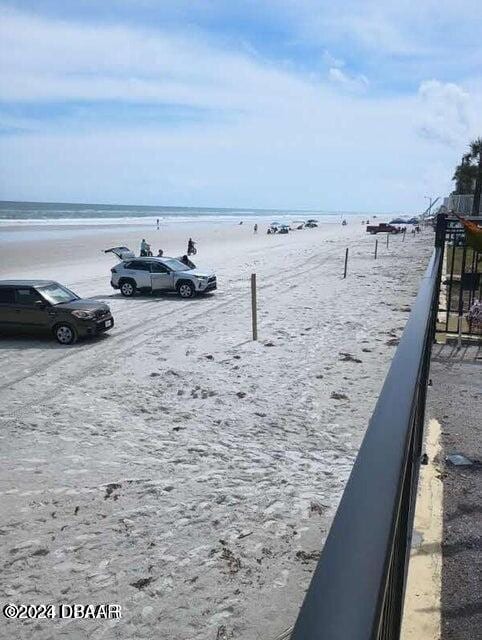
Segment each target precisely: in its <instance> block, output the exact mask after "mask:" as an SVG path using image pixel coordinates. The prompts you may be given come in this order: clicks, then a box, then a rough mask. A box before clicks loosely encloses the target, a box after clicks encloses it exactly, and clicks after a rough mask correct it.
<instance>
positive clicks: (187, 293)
mask: <svg viewBox="0 0 482 640" xmlns="http://www.w3.org/2000/svg"><path fill="white" fill-rule="evenodd" d="M177 292H178V294H179V295H180V296H181V298H194V296H195V295H196V288H195V287H194V285H193V283H192V282H189V281H187V280H184V281H183V282H180V283H179V284H178V285H177Z"/></svg>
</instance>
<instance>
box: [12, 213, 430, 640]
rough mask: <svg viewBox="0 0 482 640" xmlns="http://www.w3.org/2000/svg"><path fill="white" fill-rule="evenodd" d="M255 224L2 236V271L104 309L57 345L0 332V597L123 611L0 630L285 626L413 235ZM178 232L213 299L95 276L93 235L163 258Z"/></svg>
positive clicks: (396, 317)
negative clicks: (106, 312) (106, 308)
mask: <svg viewBox="0 0 482 640" xmlns="http://www.w3.org/2000/svg"><path fill="white" fill-rule="evenodd" d="M265 228H266V227H265V225H261V227H260V232H259V233H258V234H257V235H255V234H254V233H253V230H252V223H249V224H248V223H245V224H243V225H238V224H236V223H235V222H233V223H232V224H230V223H223V224H217V225H216V224H207V223H193V224H192V225H186V224H184V225H177V226H176V225H167V226H161V229H160V230H159V231H157V230H156V229H155V228H154V229H152V228H151V229H148V228H141V227H128V226H126V227H123V228H119V227H114V226H105V227H103V228H101V229H99V228H92V227H82V228H80V229H74V228H70V229H66V228H62V227H42V228H41V227H38V228H36V227H35V226H32V227H29V228H28V229H25V228H20V227H13V226H12V227H8V228H4V229H2V230H1V234H2V239H3V242H2V254H1V258H0V278H2V279H4V278H11V277H16V278H52V279H55V280H58V281H60V282H62V283H63V284H65V285H66V286H68V287H70V288H72V289H73V290H74V291H75V292H76V293H78V294H79V295H82V296H85V297H93V298H95V299H97V300H102V301H105V302H107V303H108V304H109V305H110V306H111V309H112V311H113V314H114V317H115V320H116V326H115V328H114V329H113V330H112V332H109V333H108V334H105V335H103V336H101V337H99V338H96V339H95V340H90V341H83V342H79V343H77V344H76V345H74V346H72V347H63V346H60V345H58V344H57V343H55V342H54V341H53V340H51V339H49V338H26V337H15V338H12V337H10V338H5V337H4V338H2V339H1V341H0V349H1V362H2V366H1V368H0V419H1V430H0V434H1V435H0V438H1V446H0V452H1V454H0V455H1V470H0V493H1V502H2V521H1V522H0V533H1V536H0V540H1V544H2V558H3V567H2V579H1V593H2V599H3V600H4V601H5V602H15V603H20V602H25V603H67V604H69V603H74V602H75V603H100V602H103V603H108V602H111V603H117V604H120V605H121V606H122V619H120V620H110V621H99V620H84V621H62V620H55V622H54V623H50V622H48V621H45V620H44V621H38V622H35V621H22V622H23V624H20V622H19V621H8V622H7V623H4V624H3V626H1V627H0V637H1V638H5V639H9V640H10V639H12V638H17V637H18V638H20V637H21V638H25V639H29V640H30V639H34V638H35V640H50V639H51V638H53V637H55V638H56V639H57V638H59V639H60V638H65V639H68V640H77V639H79V638H89V640H90V639H92V640H98V639H99V640H100V639H102V640H108V639H111V638H112V639H114V638H117V639H122V640H130V639H134V638H135V639H136V640H153V639H162V640H234V639H235V640H261V639H262V640H276V638H278V637H280V634H282V633H283V631H285V630H286V629H288V628H289V627H290V626H291V625H292V624H293V623H294V620H295V619H296V615H297V612H298V609H299V607H300V604H301V602H302V599H303V595H304V592H305V590H306V588H307V587H308V584H309V580H310V577H311V573H312V571H313V568H314V566H315V563H316V560H317V558H318V555H319V551H320V549H321V547H322V545H323V541H324V539H325V538H326V535H327V532H328V530H329V526H330V523H331V520H332V518H333V515H334V512H335V510H336V506H337V504H338V501H339V498H340V496H341V493H342V491H343V488H344V484H345V482H346V479H347V477H348V475H349V473H350V469H351V466H352V464H353V461H354V458H355V456H356V453H357V450H358V447H359V445H360V442H361V439H362V437H363V435H364V432H365V429H366V426H367V423H368V420H369V418H370V415H371V412H372V410H373V407H374V404H375V402H376V399H377V395H378V392H379V390H380V388H381V385H382V383H383V380H384V377H385V374H386V372H387V370H388V367H389V364H390V360H391V357H392V355H393V353H394V349H395V348H396V344H397V340H398V338H399V336H400V335H401V332H402V331H403V328H404V325H405V322H406V320H407V317H408V312H409V311H410V305H411V303H412V301H413V299H414V297H415V294H416V292H417V289H418V285H419V281H420V278H421V275H422V273H423V271H424V269H425V267H426V264H427V260H428V256H429V254H430V252H431V249H432V245H433V234H432V232H430V231H424V232H423V233H422V234H420V235H419V236H411V235H410V234H408V233H407V236H406V239H405V241H404V242H402V237H401V236H392V237H391V238H390V244H389V247H388V248H387V247H386V246H385V236H383V237H379V248H378V259H377V260H374V259H373V249H374V243H375V240H374V238H373V237H372V236H369V235H368V234H366V233H365V227H364V226H362V225H361V223H360V219H358V218H356V217H353V218H352V219H350V222H349V224H348V225H347V226H346V227H342V226H341V225H339V224H321V225H320V227H319V228H317V229H313V230H308V229H305V230H303V231H293V232H291V233H290V234H289V235H287V236H278V235H276V236H272V235H266V233H265ZM189 235H192V237H193V238H194V239H195V240H197V241H198V249H199V252H198V255H197V256H196V258H195V260H196V263H197V264H198V265H199V266H209V267H212V268H213V269H214V270H215V271H216V273H217V277H218V286H219V289H218V290H217V291H216V292H215V293H213V294H209V295H207V296H205V297H198V298H195V299H192V300H187V301H186V300H181V299H179V298H178V297H176V296H172V295H168V294H166V295H159V296H138V297H135V298H133V299H125V298H122V296H120V294H119V293H118V292H116V291H114V290H113V289H112V288H111V287H110V284H109V282H110V268H111V267H113V266H114V265H115V263H116V259H115V258H114V257H113V256H109V255H105V254H104V253H103V250H104V249H105V248H107V247H109V246H115V245H118V244H125V245H127V246H130V247H131V248H133V249H135V250H136V251H137V250H138V246H139V242H140V240H141V238H142V237H145V238H146V239H147V241H148V242H150V243H151V244H152V247H153V249H154V250H155V252H157V249H158V248H159V247H162V248H163V249H164V251H165V253H166V254H167V255H176V256H177V255H181V254H182V253H184V252H185V243H186V240H187V238H188V237H189ZM346 247H348V248H349V265H348V277H347V279H346V280H343V279H342V275H343V263H344V256H345V248H346ZM253 272H256V274H257V279H258V287H259V289H258V304H259V340H258V342H253V341H252V340H251V339H250V337H251V336H250V330H251V327H250V321H251V307H250V290H249V276H250V274H251V273H253ZM53 629H54V631H53Z"/></svg>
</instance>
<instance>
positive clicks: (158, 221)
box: [157, 218, 159, 231]
mask: <svg viewBox="0 0 482 640" xmlns="http://www.w3.org/2000/svg"><path fill="white" fill-rule="evenodd" d="M157 230H158V231H159V218H157Z"/></svg>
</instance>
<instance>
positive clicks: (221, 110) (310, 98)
mask: <svg viewBox="0 0 482 640" xmlns="http://www.w3.org/2000/svg"><path fill="white" fill-rule="evenodd" d="M481 33H482V5H481V4H480V0H458V2H457V3H455V2H453V0H418V1H417V2H413V0H396V1H395V0H344V2H333V0H42V2H39V1H38V0H23V1H22V0H11V1H2V0H0V199H3V200H27V201H50V202H54V201H57V202H85V203H89V202H95V203H116V204H139V205H165V206H174V205H177V206H200V207H238V208H270V209H277V208H279V209H310V210H313V209H315V210H327V211H363V212H365V211H366V212H381V211H386V212H395V211H396V212H407V213H417V212H420V211H421V210H423V209H424V208H425V207H426V205H427V200H426V197H427V196H444V195H447V194H448V193H449V192H450V190H451V189H452V183H451V178H452V175H453V170H454V166H455V165H456V164H457V163H458V162H459V160H460V157H461V155H462V154H463V153H464V152H465V151H466V148H467V145H468V143H469V142H470V140H472V139H474V138H475V137H477V136H479V135H482V39H481V38H480V34H481Z"/></svg>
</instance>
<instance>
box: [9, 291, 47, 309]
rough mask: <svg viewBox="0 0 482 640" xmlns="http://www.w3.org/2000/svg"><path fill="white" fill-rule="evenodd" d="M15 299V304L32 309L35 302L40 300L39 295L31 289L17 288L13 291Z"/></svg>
mask: <svg viewBox="0 0 482 640" xmlns="http://www.w3.org/2000/svg"><path fill="white" fill-rule="evenodd" d="M15 298H16V303H17V304H23V305H25V306H28V307H32V306H33V305H34V303H35V301H36V300H42V298H41V297H40V296H39V294H38V293H37V292H36V291H35V289H32V288H31V287H19V288H18V289H15Z"/></svg>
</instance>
